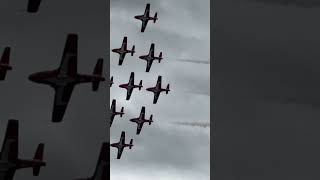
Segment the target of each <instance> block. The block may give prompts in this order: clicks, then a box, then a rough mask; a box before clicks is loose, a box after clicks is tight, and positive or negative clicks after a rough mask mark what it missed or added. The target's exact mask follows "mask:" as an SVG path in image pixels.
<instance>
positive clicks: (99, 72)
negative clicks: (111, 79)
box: [92, 58, 103, 91]
mask: <svg viewBox="0 0 320 180" xmlns="http://www.w3.org/2000/svg"><path fill="white" fill-rule="evenodd" d="M102 69H103V59H102V58H99V59H98V61H97V64H96V66H95V67H94V71H93V75H96V76H101V75H102ZM99 85H100V80H95V81H92V90H93V91H97V90H98V88H99Z"/></svg>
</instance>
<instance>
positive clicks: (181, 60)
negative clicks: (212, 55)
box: [177, 59, 210, 64]
mask: <svg viewBox="0 0 320 180" xmlns="http://www.w3.org/2000/svg"><path fill="white" fill-rule="evenodd" d="M177 61H180V62H188V63H196V64H210V61H198V60H192V59H177Z"/></svg>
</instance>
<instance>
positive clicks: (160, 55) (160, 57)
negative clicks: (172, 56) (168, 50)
mask: <svg viewBox="0 0 320 180" xmlns="http://www.w3.org/2000/svg"><path fill="white" fill-rule="evenodd" d="M161 60H162V52H160V54H159V63H160V62H161Z"/></svg>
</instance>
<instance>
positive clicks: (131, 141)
mask: <svg viewBox="0 0 320 180" xmlns="http://www.w3.org/2000/svg"><path fill="white" fill-rule="evenodd" d="M132 146H133V139H131V140H130V144H129V149H131V148H132Z"/></svg>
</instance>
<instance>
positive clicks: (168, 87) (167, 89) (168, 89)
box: [165, 84, 170, 94]
mask: <svg viewBox="0 0 320 180" xmlns="http://www.w3.org/2000/svg"><path fill="white" fill-rule="evenodd" d="M165 91H166V94H168V93H169V91H170V84H168V85H167V88H166V90H165Z"/></svg>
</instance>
